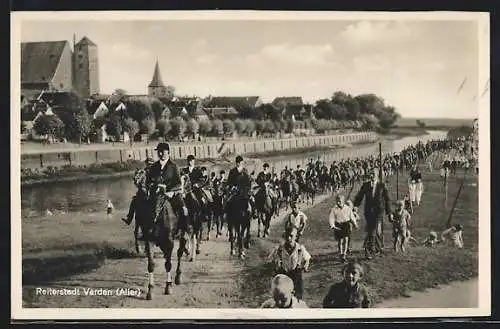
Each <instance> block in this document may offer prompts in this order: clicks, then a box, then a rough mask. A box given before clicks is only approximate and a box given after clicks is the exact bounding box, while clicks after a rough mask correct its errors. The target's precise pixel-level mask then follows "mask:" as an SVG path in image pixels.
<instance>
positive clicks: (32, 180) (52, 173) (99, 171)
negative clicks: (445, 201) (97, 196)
mask: <svg viewBox="0 0 500 329" xmlns="http://www.w3.org/2000/svg"><path fill="white" fill-rule="evenodd" d="M366 144H371V143H370V142H359V143H356V144H353V145H331V146H313V147H307V148H305V147H302V148H294V149H289V150H284V151H268V152H260V153H247V154H244V155H243V156H244V157H245V158H247V159H248V158H263V157H275V156H287V155H301V154H304V153H312V152H321V151H332V150H336V149H339V148H347V147H352V146H354V145H356V146H358V145H366ZM175 162H176V163H177V165H178V166H180V167H182V166H186V165H187V161H186V160H185V159H179V160H175ZM197 163H198V165H200V166H203V165H206V166H208V167H211V166H212V165H226V166H227V165H230V164H229V163H228V160H227V159H224V158H219V159H212V158H205V159H198V160H197ZM143 167H144V161H140V160H126V161H124V162H112V163H99V164H91V165H89V166H69V165H66V166H63V167H48V168H46V169H45V170H43V171H40V170H32V169H23V170H21V187H30V186H37V185H44V184H55V183H62V182H78V181H82V180H86V181H94V180H99V179H108V178H115V177H132V176H133V174H134V172H135V170H136V169H137V168H143Z"/></svg>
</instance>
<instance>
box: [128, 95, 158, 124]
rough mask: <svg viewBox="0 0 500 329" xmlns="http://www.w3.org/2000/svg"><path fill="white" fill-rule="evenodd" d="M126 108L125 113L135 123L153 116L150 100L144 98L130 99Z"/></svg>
mask: <svg viewBox="0 0 500 329" xmlns="http://www.w3.org/2000/svg"><path fill="white" fill-rule="evenodd" d="M126 107H127V113H128V114H129V115H130V117H131V118H132V119H134V120H135V121H137V122H142V120H144V119H146V118H148V117H152V116H154V113H153V110H152V108H151V100H150V99H148V98H146V97H131V98H129V99H128V101H127V104H126Z"/></svg>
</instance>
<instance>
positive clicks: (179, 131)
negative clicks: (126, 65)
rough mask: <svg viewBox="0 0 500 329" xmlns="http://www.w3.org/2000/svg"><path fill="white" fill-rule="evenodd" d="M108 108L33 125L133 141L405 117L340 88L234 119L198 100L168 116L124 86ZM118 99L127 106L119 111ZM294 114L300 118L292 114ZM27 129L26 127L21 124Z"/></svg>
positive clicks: (388, 123) (60, 134)
mask: <svg viewBox="0 0 500 329" xmlns="http://www.w3.org/2000/svg"><path fill="white" fill-rule="evenodd" d="M120 93H122V94H121V95H120V98H118V99H117V100H116V101H115V103H116V104H113V105H112V106H110V107H109V111H108V112H107V113H105V114H104V115H102V116H99V117H97V118H96V119H93V117H92V116H91V115H90V114H89V109H94V110H95V109H96V106H97V105H98V103H99V104H100V101H94V102H92V101H90V102H87V103H86V102H83V101H80V102H78V106H77V108H76V109H75V108H72V109H69V110H68V109H65V110H64V111H59V112H57V113H56V114H57V115H56V116H50V115H44V116H41V117H40V118H39V119H38V120H37V121H36V122H35V124H34V126H33V129H34V130H35V132H36V133H37V134H39V135H47V136H49V138H66V139H67V140H72V141H79V142H81V141H82V140H86V139H88V138H89V137H91V135H93V134H95V133H96V132H97V131H98V130H100V129H102V127H105V130H106V133H107V134H108V135H109V136H113V137H114V138H115V139H119V138H120V137H121V136H123V134H124V133H127V134H128V135H129V136H130V138H131V142H132V141H133V138H134V136H136V135H145V136H147V137H148V138H157V137H163V138H166V139H177V138H179V137H184V136H188V137H189V136H192V137H194V136H196V135H198V134H199V135H202V136H217V137H223V136H228V135H232V134H235V133H237V134H238V135H240V136H241V135H248V136H255V135H262V134H273V133H276V132H283V133H292V132H293V131H294V130H297V129H309V130H313V131H314V132H316V133H324V132H327V131H331V130H336V129H363V130H374V129H378V130H382V131H383V130H388V129H390V128H391V127H393V126H394V125H395V123H396V122H397V120H398V119H399V118H400V115H399V113H397V111H396V109H395V108H394V107H392V106H388V105H386V104H385V101H384V100H383V99H382V98H381V97H379V96H377V95H375V94H363V95H358V96H352V95H350V94H346V93H344V92H341V91H337V92H335V93H334V94H333V95H332V97H331V98H328V99H320V100H318V101H316V103H315V104H314V105H313V106H310V107H309V109H308V110H306V111H304V107H302V106H290V107H288V108H287V109H286V110H285V112H286V113H285V116H284V115H283V114H284V110H283V108H279V107H276V106H273V105H272V104H263V105H262V106H260V107H259V108H252V107H251V106H240V107H237V108H236V110H237V111H238V113H239V115H238V118H235V119H234V120H231V119H217V118H215V119H208V120H199V119H198V118H196V111H197V104H192V103H191V104H187V105H186V106H184V108H185V109H186V111H187V113H179V112H176V107H175V106H173V107H169V108H170V113H169V115H168V116H165V115H164V114H165V113H164V110H165V105H164V103H163V102H161V101H160V100H159V99H157V98H154V97H148V96H126V94H125V92H124V91H120ZM118 103H123V104H124V105H125V106H124V108H123V109H120V110H115V108H116V105H117V104H118ZM292 114H293V115H294V117H295V118H296V120H294V119H293V118H292ZM21 129H23V127H22V128H21Z"/></svg>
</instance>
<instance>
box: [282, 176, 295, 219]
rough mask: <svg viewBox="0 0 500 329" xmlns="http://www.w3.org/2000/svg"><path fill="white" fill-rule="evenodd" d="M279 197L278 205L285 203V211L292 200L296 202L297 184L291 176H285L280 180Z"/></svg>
mask: <svg viewBox="0 0 500 329" xmlns="http://www.w3.org/2000/svg"><path fill="white" fill-rule="evenodd" d="M280 190H281V198H280V204H279V207H281V206H282V205H283V203H285V211H286V210H288V206H289V205H290V204H291V203H292V202H296V201H297V199H298V198H299V186H298V185H297V183H296V182H295V181H292V179H291V177H290V176H289V175H288V176H285V177H283V178H281V181H280Z"/></svg>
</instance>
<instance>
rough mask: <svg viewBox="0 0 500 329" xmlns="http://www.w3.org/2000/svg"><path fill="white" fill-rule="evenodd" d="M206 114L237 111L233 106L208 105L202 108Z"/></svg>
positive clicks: (217, 114)
mask: <svg viewBox="0 0 500 329" xmlns="http://www.w3.org/2000/svg"><path fill="white" fill-rule="evenodd" d="M204 110H205V112H206V113H207V114H208V115H213V116H219V115H237V114H238V111H236V109H235V108H234V107H232V106H231V107H209V108H204Z"/></svg>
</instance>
